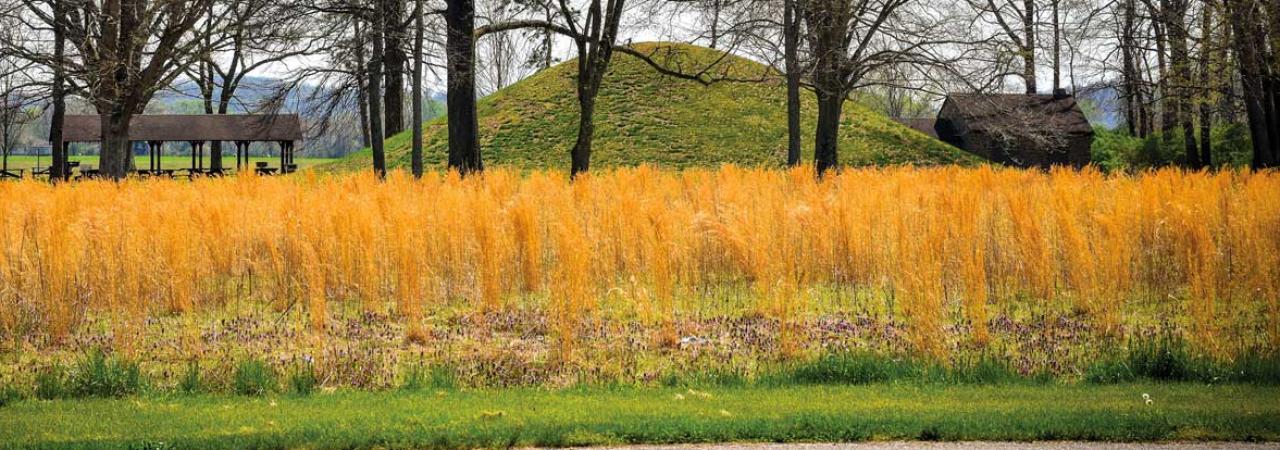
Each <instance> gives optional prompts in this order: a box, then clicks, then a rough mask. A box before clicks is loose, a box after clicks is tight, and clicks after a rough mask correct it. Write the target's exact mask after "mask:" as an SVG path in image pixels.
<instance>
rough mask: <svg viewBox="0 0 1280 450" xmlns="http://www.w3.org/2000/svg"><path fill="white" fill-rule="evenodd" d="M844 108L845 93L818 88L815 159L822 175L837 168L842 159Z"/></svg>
mask: <svg viewBox="0 0 1280 450" xmlns="http://www.w3.org/2000/svg"><path fill="white" fill-rule="evenodd" d="M843 108H844V95H842V94H840V93H838V92H829V91H824V90H822V89H821V88H820V89H819V90H818V128H817V130H816V133H815V134H814V142H813V161H814V165H815V167H816V168H817V170H818V176H822V175H823V174H825V173H826V172H827V170H830V169H834V168H836V167H837V166H838V165H839V163H840V161H839V158H838V156H837V155H838V154H839V152H838V150H839V149H838V146H839V143H840V113H841V110H842V109H843Z"/></svg>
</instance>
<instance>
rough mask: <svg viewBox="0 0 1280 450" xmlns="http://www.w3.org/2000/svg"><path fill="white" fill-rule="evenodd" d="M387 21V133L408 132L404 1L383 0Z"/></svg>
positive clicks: (384, 55)
mask: <svg viewBox="0 0 1280 450" xmlns="http://www.w3.org/2000/svg"><path fill="white" fill-rule="evenodd" d="M379 3H380V4H381V11H382V13H381V16H382V21H383V29H384V30H385V32H384V33H383V34H382V36H383V50H382V52H381V57H382V67H383V71H384V72H385V74H386V85H385V86H384V88H385V89H384V96H385V102H383V109H384V110H385V112H384V113H383V128H384V129H385V131H384V133H383V136H391V135H394V134H396V133H399V132H401V131H404V70H405V67H406V66H408V61H409V58H408V56H407V55H405V51H404V49H405V41H406V40H407V38H406V34H407V33H406V32H405V30H406V27H404V26H403V25H404V23H405V20H404V15H405V7H404V1H403V0H380V2H379Z"/></svg>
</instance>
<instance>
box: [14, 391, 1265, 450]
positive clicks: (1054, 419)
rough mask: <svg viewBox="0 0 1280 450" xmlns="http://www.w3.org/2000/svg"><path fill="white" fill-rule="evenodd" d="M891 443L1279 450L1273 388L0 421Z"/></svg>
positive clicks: (46, 429)
mask: <svg viewBox="0 0 1280 450" xmlns="http://www.w3.org/2000/svg"><path fill="white" fill-rule="evenodd" d="M1143 394H1148V395H1149V397H1150V400H1151V401H1150V402H1147V401H1146V399H1145V398H1144V397H1143ZM896 439H908V440H912V439H924V440H1106V441H1159V440H1185V439H1190V440H1272V441H1273V440H1277V439H1280V388H1276V387H1261V386H1251V385H1222V386H1209V385H1202V384H1125V385H1113V386H1101V387H1100V386H1088V385H1079V386H1077V385H1003V384H1002V385H981V386H963V385H961V386H953V385H927V384H875V385H865V386H811V387H794V386H793V387H778V388H762V387H736V388H713V389H706V390H701V389H698V390H690V389H688V388H669V389H656V388H648V389H645V388H615V389H602V388H590V389H581V390H576V389H575V390H563V391H547V390H501V391H444V390H441V391H433V390H422V391H414V392H409V391H389V392H355V391H353V392H338V393H329V394H318V395H313V396H308V397H288V396H285V397H226V396H216V397H200V396H195V397H185V396H179V397H138V398H125V399H118V400H106V399H98V400H72V401H52V402H48V401H24V402H20V403H17V404H14V405H10V406H8V407H4V408H0V445H7V446H10V447H14V448H209V449H214V448H218V449H220V448H227V449H231V448H237V449H238V448H369V447H379V448H473V447H488V448H496V447H511V446H570V445H605V444H641V443H645V444H666V443H707V442H739V441H767V442H798V441H828V442H843V441H859V440H896Z"/></svg>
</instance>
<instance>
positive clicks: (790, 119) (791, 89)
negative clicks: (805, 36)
mask: <svg viewBox="0 0 1280 450" xmlns="http://www.w3.org/2000/svg"><path fill="white" fill-rule="evenodd" d="M797 2H798V0H783V14H782V16H783V19H782V20H783V26H784V27H785V28H784V29H783V45H784V47H785V49H784V53H785V58H786V66H787V67H786V69H787V165H788V166H791V167H795V166H797V165H800V133H801V131H800V56H799V47H800V12H799V11H796V6H797Z"/></svg>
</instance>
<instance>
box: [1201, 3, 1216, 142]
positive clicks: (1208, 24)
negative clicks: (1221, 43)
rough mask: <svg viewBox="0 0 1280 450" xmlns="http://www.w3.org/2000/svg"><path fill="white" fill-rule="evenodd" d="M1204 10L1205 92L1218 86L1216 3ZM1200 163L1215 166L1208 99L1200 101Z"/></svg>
mask: <svg viewBox="0 0 1280 450" xmlns="http://www.w3.org/2000/svg"><path fill="white" fill-rule="evenodd" d="M1203 8H1204V9H1203V11H1202V12H1201V13H1200V30H1201V36H1202V38H1201V39H1202V43H1201V50H1200V89H1202V90H1203V92H1213V91H1214V90H1216V88H1217V86H1215V85H1214V79H1213V78H1214V77H1213V75H1212V70H1213V61H1212V60H1213V54H1214V53H1215V52H1216V51H1217V49H1215V48H1214V42H1213V39H1212V36H1213V33H1214V30H1213V20H1214V16H1213V14H1214V8H1215V6H1214V5H1211V4H1207V3H1206V4H1205V5H1204V7H1203ZM1199 112H1200V117H1199V121H1200V164H1201V165H1202V166H1204V167H1212V166H1213V155H1212V152H1211V149H1212V147H1213V110H1212V108H1211V106H1210V105H1209V102H1208V101H1203V102H1200V105H1199Z"/></svg>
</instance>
